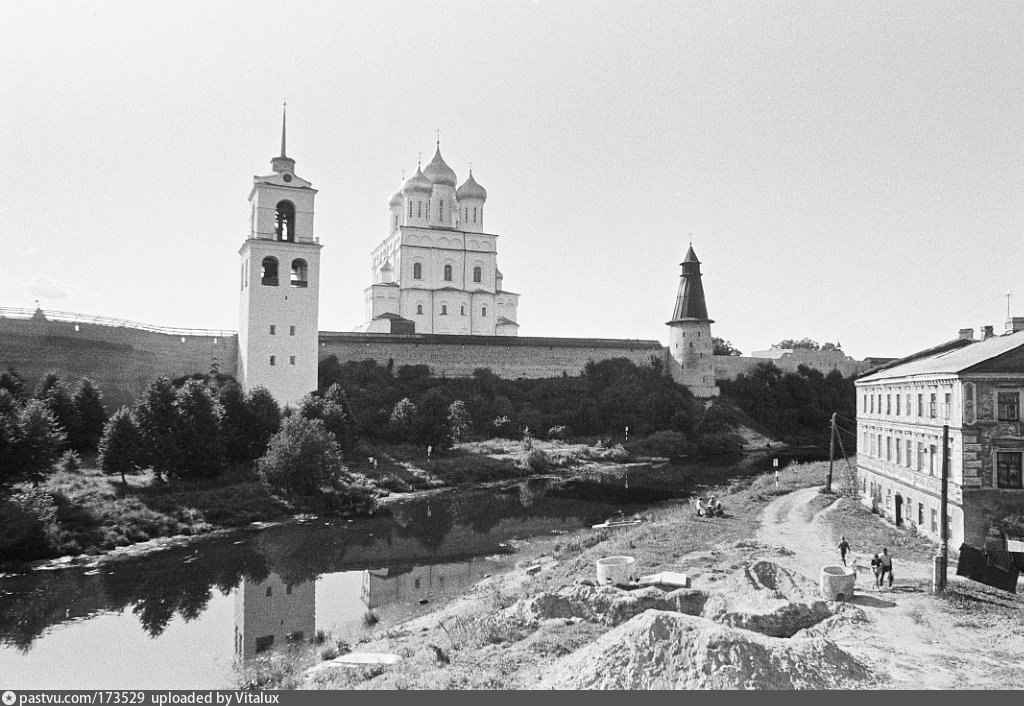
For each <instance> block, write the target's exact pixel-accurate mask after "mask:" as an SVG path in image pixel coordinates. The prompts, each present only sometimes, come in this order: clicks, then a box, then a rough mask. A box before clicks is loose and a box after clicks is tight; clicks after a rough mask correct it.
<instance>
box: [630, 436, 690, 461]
mask: <svg viewBox="0 0 1024 706" xmlns="http://www.w3.org/2000/svg"><path fill="white" fill-rule="evenodd" d="M629 448H630V450H631V451H632V452H633V453H634V454H636V455H638V456H667V457H668V458H681V457H683V456H688V455H689V454H691V453H693V448H694V447H693V444H691V443H690V441H689V440H688V439H687V438H686V435H685V434H683V433H682V432H680V431H656V432H654V433H653V434H651V435H650V436H648V437H645V438H643V439H636V440H634V441H631V442H630V444H629Z"/></svg>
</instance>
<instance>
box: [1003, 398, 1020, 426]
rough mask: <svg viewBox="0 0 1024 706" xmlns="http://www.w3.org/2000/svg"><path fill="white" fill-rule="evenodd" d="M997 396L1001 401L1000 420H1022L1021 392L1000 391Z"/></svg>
mask: <svg viewBox="0 0 1024 706" xmlns="http://www.w3.org/2000/svg"><path fill="white" fill-rule="evenodd" d="M997 397H998V402H999V405H998V406H999V421H1001V422H1016V421H1018V420H1020V393H1019V392H999V393H997Z"/></svg>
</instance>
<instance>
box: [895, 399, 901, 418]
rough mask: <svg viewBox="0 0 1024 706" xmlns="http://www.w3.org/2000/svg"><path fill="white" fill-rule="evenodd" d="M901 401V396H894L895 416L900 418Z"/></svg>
mask: <svg viewBox="0 0 1024 706" xmlns="http://www.w3.org/2000/svg"><path fill="white" fill-rule="evenodd" d="M901 399H903V397H902V395H896V416H897V417H898V416H900V400H901Z"/></svg>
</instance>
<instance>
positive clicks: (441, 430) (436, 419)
mask: <svg viewBox="0 0 1024 706" xmlns="http://www.w3.org/2000/svg"><path fill="white" fill-rule="evenodd" d="M412 439H413V441H415V442H416V443H417V444H419V445H420V446H433V447H434V448H435V449H445V448H448V447H449V446H451V433H450V431H449V428H448V401H447V400H446V399H445V398H444V395H443V394H442V393H441V392H440V391H439V390H431V391H430V392H428V393H427V394H425V395H424V396H423V398H422V399H420V403H419V404H418V405H416V413H415V415H414V416H413V422H412Z"/></svg>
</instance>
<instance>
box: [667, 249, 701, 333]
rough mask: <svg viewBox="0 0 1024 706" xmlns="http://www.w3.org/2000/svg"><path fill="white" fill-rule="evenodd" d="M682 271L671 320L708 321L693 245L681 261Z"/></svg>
mask: <svg viewBox="0 0 1024 706" xmlns="http://www.w3.org/2000/svg"><path fill="white" fill-rule="evenodd" d="M681 264H682V266H683V273H682V275H680V281H679V294H678V295H676V308H675V310H674V311H673V312H672V321H669V323H670V324H672V323H674V322H676V321H694V320H696V321H710V320H711V319H709V318H708V305H707V302H706V301H705V300H704V285H703V284H702V283H701V280H700V278H701V274H700V260H698V259H697V253H695V252H694V251H693V246H692V245H691V246H690V249H689V250H687V251H686V257H685V258H684V259H683V262H682V263H681Z"/></svg>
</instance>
